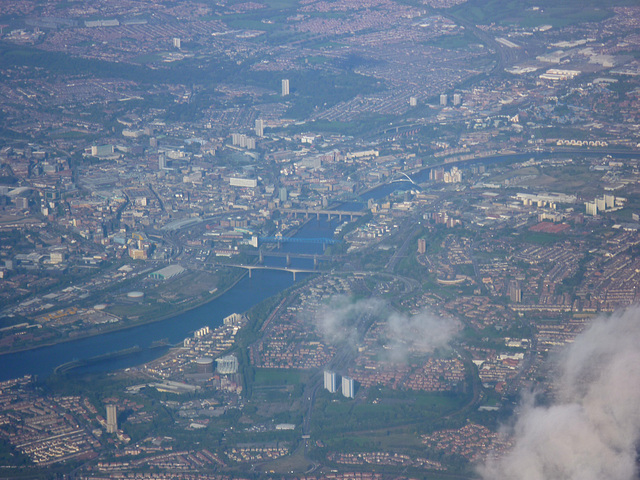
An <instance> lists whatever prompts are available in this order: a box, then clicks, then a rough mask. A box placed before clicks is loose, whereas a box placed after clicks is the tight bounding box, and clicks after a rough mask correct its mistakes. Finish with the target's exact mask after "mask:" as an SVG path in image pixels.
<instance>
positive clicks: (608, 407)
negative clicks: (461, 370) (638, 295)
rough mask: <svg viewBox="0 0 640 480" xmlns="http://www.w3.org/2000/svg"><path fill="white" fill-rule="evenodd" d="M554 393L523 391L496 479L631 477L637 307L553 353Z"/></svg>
mask: <svg viewBox="0 0 640 480" xmlns="http://www.w3.org/2000/svg"><path fill="white" fill-rule="evenodd" d="M554 361H555V362H556V365H557V371H558V376H557V378H556V381H555V382H554V383H555V388H556V398H555V400H554V402H553V403H552V404H551V405H549V406H539V405H538V406H536V405H535V402H534V400H533V398H532V397H531V396H529V397H527V398H525V400H524V401H523V404H522V406H521V409H520V412H519V414H518V418H517V420H516V423H515V425H514V427H513V432H512V433H513V441H514V447H513V449H512V450H511V451H510V452H509V453H508V454H506V455H505V456H504V457H502V458H501V459H498V460H495V461H492V462H489V463H488V464H487V465H485V466H484V467H483V468H481V474H482V476H483V478H485V479H487V480H488V479H491V480H507V479H508V480H549V479H553V480H604V479H606V480H631V479H635V478H637V477H636V475H637V472H636V464H635V460H636V447H637V445H638V442H639V441H640V308H638V307H633V308H630V309H628V310H626V311H624V312H621V313H617V314H614V315H612V316H611V317H610V318H599V319H598V320H596V321H595V322H594V323H593V324H592V325H591V326H590V327H589V328H588V329H587V330H586V331H585V332H583V333H582V334H580V335H579V336H578V337H577V338H576V339H575V341H574V342H573V343H572V344H571V345H569V346H567V347H566V348H565V349H563V350H562V351H561V352H560V353H559V354H558V355H557V356H556V357H555V358H554Z"/></svg>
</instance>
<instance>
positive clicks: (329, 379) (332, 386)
mask: <svg viewBox="0 0 640 480" xmlns="http://www.w3.org/2000/svg"><path fill="white" fill-rule="evenodd" d="M324 388H326V389H327V390H329V393H336V392H337V391H338V381H337V376H336V374H335V372H330V371H329V370H325V371H324Z"/></svg>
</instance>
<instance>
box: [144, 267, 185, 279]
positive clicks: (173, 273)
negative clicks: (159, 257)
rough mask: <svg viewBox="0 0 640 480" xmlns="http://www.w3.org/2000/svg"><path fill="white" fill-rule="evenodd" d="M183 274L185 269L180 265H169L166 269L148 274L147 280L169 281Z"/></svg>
mask: <svg viewBox="0 0 640 480" xmlns="http://www.w3.org/2000/svg"><path fill="white" fill-rule="evenodd" d="M184 272H185V269H184V268H182V267H181V266H180V265H169V266H167V267H164V268H161V269H160V270H156V271H155V272H151V273H150V274H149V278H153V279H155V280H169V279H170V278H173V277H177V276H178V275H181V274H183V273H184Z"/></svg>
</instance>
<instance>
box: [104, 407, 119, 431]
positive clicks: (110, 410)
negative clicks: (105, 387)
mask: <svg viewBox="0 0 640 480" xmlns="http://www.w3.org/2000/svg"><path fill="white" fill-rule="evenodd" d="M117 414H118V412H117V410H116V406H115V405H107V433H116V432H117V431H118V416H117Z"/></svg>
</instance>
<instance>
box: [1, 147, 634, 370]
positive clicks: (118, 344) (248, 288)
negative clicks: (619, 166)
mask: <svg viewBox="0 0 640 480" xmlns="http://www.w3.org/2000/svg"><path fill="white" fill-rule="evenodd" d="M584 154H586V155H588V154H589V152H584ZM592 154H593V153H592ZM554 156H556V157H558V156H559V157H570V156H571V154H567V153H562V152H554V153H552V154H548V153H547V154H543V153H535V154H515V155H513V156H510V157H508V158H504V157H493V158H487V159H483V160H482V162H478V161H475V162H474V161H470V162H468V163H484V164H490V163H495V162H500V161H505V160H508V159H518V160H523V159H526V158H530V157H533V158H541V157H554ZM576 156H577V154H576ZM613 156H614V157H619V158H632V157H633V158H636V157H637V156H638V155H637V154H633V153H628V154H626V153H625V154H614V155H613ZM428 175H429V171H428V168H426V169H424V170H422V171H420V172H418V173H416V174H415V175H413V179H414V181H416V182H418V183H421V182H424V181H426V180H427V179H428ZM411 188H415V186H414V185H413V184H411V183H409V182H399V183H393V184H386V185H381V186H379V187H377V188H375V189H373V190H371V191H369V192H367V193H365V194H363V195H362V196H361V197H360V199H359V200H361V201H354V202H349V203H346V204H343V205H341V206H340V209H342V210H360V209H362V208H363V207H364V206H366V202H367V200H368V199H370V198H373V199H379V198H382V197H385V196H388V195H390V194H392V193H394V192H396V191H402V190H407V189H411ZM337 223H338V222H337V219H336V220H333V221H332V222H331V223H327V221H326V219H321V220H320V221H318V220H316V219H312V220H310V221H309V222H308V223H307V224H306V225H305V226H304V227H303V228H302V229H300V231H299V232H298V233H297V235H296V236H298V237H331V236H332V235H333V230H334V228H335V227H336V226H337ZM278 251H280V252H283V251H284V252H292V253H307V254H320V253H322V246H321V245H314V244H291V243H285V244H282V246H281V248H280V249H279V250H278ZM264 264H265V265H269V266H285V265H286V259H285V258H276V257H271V258H269V257H268V256H267V257H265V262H264ZM291 266H292V267H297V268H304V269H312V268H313V260H312V259H295V258H292V259H291ZM308 275H313V274H301V273H299V274H297V276H296V280H297V281H301V280H302V279H304V278H306V277H307V276H308ZM178 281H179V280H178ZM293 283H294V282H293V275H292V274H291V273H290V272H284V271H272V270H255V271H254V272H253V274H252V278H248V276H245V277H244V278H243V279H242V280H240V282H238V283H237V284H236V285H235V286H234V287H233V288H231V289H230V290H229V291H227V292H225V293H224V294H223V295H221V296H220V297H218V298H217V299H215V300H213V301H211V302H209V303H207V304H205V305H202V306H200V307H198V308H195V309H193V310H190V311H188V312H184V313H182V314H179V315H176V316H175V317H172V318H169V319H166V320H162V321H159V322H156V323H151V324H147V325H141V326H139V327H135V328H131V329H127V330H120V331H117V332H112V333H106V334H103V335H99V336H96V337H90V338H84V339H79V340H74V341H72V342H66V343H61V344H58V345H54V346H51V347H42V348H38V349H34V350H28V351H25V352H19V353H14V354H10V355H0V380H6V379H9V378H15V377H19V376H22V375H26V374H31V375H38V376H40V377H46V376H48V375H50V374H51V373H52V372H53V369H54V368H55V367H56V366H58V365H61V364H63V363H66V362H70V361H73V360H78V359H87V358H91V357H95V356H98V355H103V354H106V353H112V352H117V351H119V350H123V349H126V348H130V347H133V346H136V345H137V346H139V347H141V348H142V350H141V351H139V352H137V353H135V354H132V355H128V356H126V357H120V358H112V359H109V360H105V361H103V362H101V363H97V364H92V365H91V367H86V368H84V369H79V370H78V371H108V370H116V369H120V368H126V367H131V366H134V365H139V364H141V363H144V362H148V361H150V360H152V359H154V358H157V357H158V356H159V355H161V354H162V353H164V351H166V348H165V349H163V348H153V349H149V348H148V347H149V346H151V344H152V343H153V342H157V341H160V340H163V339H168V341H169V343H171V344H175V343H179V342H181V341H182V340H183V339H184V338H186V337H188V336H189V335H190V334H191V333H192V332H193V331H194V330H197V329H199V328H201V327H203V326H207V325H208V326H210V327H216V326H218V325H220V324H221V323H222V319H223V318H224V317H226V316H227V315H229V314H231V313H234V312H238V313H241V312H245V311H247V310H248V309H249V308H251V307H252V306H254V305H255V304H257V303H259V302H261V301H262V300H265V299H267V298H269V297H271V296H273V295H275V294H277V293H279V292H281V291H283V290H285V289H286V288H288V287H290V286H291V285H293Z"/></svg>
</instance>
